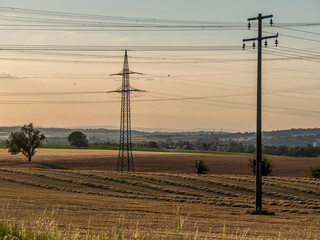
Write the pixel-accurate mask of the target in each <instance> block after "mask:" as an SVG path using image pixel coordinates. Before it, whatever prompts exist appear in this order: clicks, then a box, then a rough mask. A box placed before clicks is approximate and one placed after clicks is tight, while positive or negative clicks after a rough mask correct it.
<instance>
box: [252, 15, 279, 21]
mask: <svg viewBox="0 0 320 240" xmlns="http://www.w3.org/2000/svg"><path fill="white" fill-rule="evenodd" d="M272 17H273V15H272V14H270V15H266V16H262V15H261V16H260V14H259V16H258V17H253V18H248V21H254V20H259V19H265V18H272Z"/></svg>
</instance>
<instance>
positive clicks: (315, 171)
mask: <svg viewBox="0 0 320 240" xmlns="http://www.w3.org/2000/svg"><path fill="white" fill-rule="evenodd" d="M306 177H310V178H320V165H319V166H315V167H308V171H307V173H306Z"/></svg>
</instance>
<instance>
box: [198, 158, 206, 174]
mask: <svg viewBox="0 0 320 240" xmlns="http://www.w3.org/2000/svg"><path fill="white" fill-rule="evenodd" d="M195 166H196V169H197V173H198V174H206V173H208V172H209V168H208V166H206V165H205V164H204V161H203V160H200V161H197V160H196V161H195Z"/></svg>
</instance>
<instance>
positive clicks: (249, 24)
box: [248, 22, 251, 30]
mask: <svg viewBox="0 0 320 240" xmlns="http://www.w3.org/2000/svg"><path fill="white" fill-rule="evenodd" d="M250 28H251V23H250V22H248V29H249V30H250Z"/></svg>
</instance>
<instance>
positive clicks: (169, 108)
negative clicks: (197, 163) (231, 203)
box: [0, 0, 320, 131]
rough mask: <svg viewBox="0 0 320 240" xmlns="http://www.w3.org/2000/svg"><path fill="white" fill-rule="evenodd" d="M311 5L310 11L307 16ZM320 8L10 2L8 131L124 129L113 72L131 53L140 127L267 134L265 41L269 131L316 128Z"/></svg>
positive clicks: (314, 4) (5, 44)
mask: <svg viewBox="0 0 320 240" xmlns="http://www.w3.org/2000/svg"><path fill="white" fill-rule="evenodd" d="M297 9H299V14H297ZM319 9H320V2H319V1H317V0H310V1H307V2H302V1H298V0H291V1H289V0H284V1H280V2H279V1H274V0H270V1H253V0H250V1H237V0H227V1H209V0H199V1H188V0H187V1H178V0H177V1H167V0H165V1H153V0H152V1H146V0H145V1H142V0H138V1H134V2H133V1H128V0H127V1H103V2H102V1H97V0H93V1H90V2H88V1H84V0H79V1H75V0H69V1H62V0H57V1H48V0H44V1H43V0H42V1H41V0H27V1H23V2H22V1H16V0H10V1H8V0H1V1H0V20H1V21H0V22H1V23H0V35H1V37H0V51H1V56H0V80H1V82H2V83H3V84H2V85H1V86H2V87H1V89H0V106H1V108H2V116H3V117H1V118H0V125H1V126H13V125H22V124H26V123H29V122H33V123H34V124H35V125H40V126H48V127H50V126H51V127H77V126H85V127H108V126H118V124H119V115H120V112H119V111H120V98H119V96H118V95H117V94H114V95H113V94H107V92H109V91H110V90H114V89H116V88H117V87H118V86H119V84H120V83H121V78H119V77H117V76H110V74H112V73H115V72H117V71H119V69H121V68H122V64H123V55H124V50H128V58H129V65H130V69H132V71H135V72H143V73H144V74H143V75H139V76H134V75H132V76H130V81H131V83H132V85H133V86H134V87H136V88H139V89H145V90H147V92H146V93H135V94H132V127H133V128H135V127H139V128H141V127H143V128H149V129H158V128H169V129H170V128H171V129H178V130H190V129H221V127H222V128H223V129H234V130H237V131H253V130H254V129H255V102H256V100H255V99H256V71H257V66H256V59H257V50H256V49H254V48H253V47H252V45H251V44H252V43H246V50H245V51H243V50H242V39H245V38H254V37H256V36H257V25H256V23H254V22H251V29H250V30H248V27H247V25H248V22H247V19H248V18H251V17H255V16H257V15H258V13H262V14H273V16H274V17H273V25H272V26H270V24H269V23H268V22H267V21H266V22H264V25H263V34H264V35H274V34H277V33H279V38H278V41H279V45H278V47H276V46H275V43H274V40H275V39H270V40H269V41H268V47H267V48H263V63H262V66H263V68H262V83H263V84H262V89H263V99H262V103H263V114H262V117H263V121H262V124H263V129H264V130H276V129H288V128H314V127H320V126H319V118H320V105H319V102H320V97H319V96H320V94H319V93H320V78H319V76H320V68H319V63H320V15H319Z"/></svg>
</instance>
